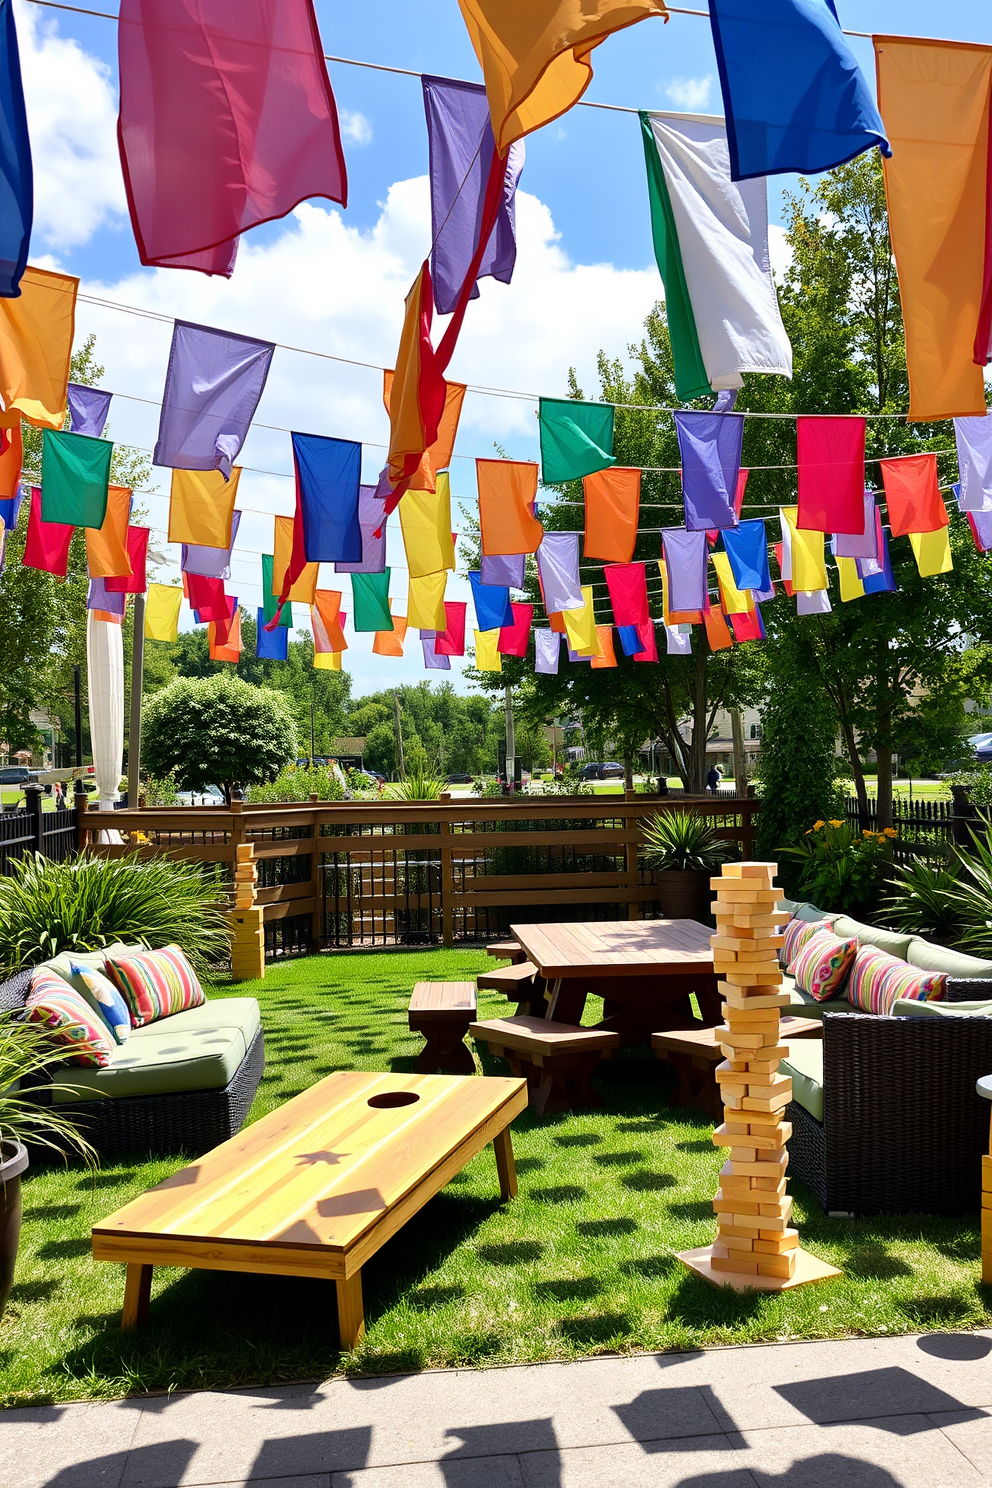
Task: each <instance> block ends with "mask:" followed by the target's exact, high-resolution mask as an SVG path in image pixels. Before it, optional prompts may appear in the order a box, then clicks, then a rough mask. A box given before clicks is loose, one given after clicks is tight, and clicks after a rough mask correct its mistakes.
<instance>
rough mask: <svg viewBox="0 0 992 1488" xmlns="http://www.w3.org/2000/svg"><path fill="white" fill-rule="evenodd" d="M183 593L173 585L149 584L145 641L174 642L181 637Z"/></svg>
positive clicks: (146, 601)
mask: <svg viewBox="0 0 992 1488" xmlns="http://www.w3.org/2000/svg"><path fill="white" fill-rule="evenodd" d="M182 602H183V591H182V590H181V589H178V588H176V587H175V586H174V585H172V584H149V585H148V597H147V599H146V600H145V640H146V641H174V640H175V639H176V637H177V636H178V635H179V606H180V605H181V604H182Z"/></svg>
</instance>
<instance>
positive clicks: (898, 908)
mask: <svg viewBox="0 0 992 1488" xmlns="http://www.w3.org/2000/svg"><path fill="white" fill-rule="evenodd" d="M958 878H959V874H958V872H957V871H955V869H954V868H953V867H952V866H950V865H949V864H948V863H928V862H927V860H926V859H925V858H917V859H916V860H915V861H914V862H912V863H896V864H894V865H893V868H892V877H891V884H892V887H891V889H890V892H889V894H888V897H887V898H886V900H885V903H884V905H883V910H884V914H885V920H886V923H887V924H889V925H891V926H892V928H893V929H894V930H902V931H903V932H904V933H908V934H910V935H928V936H931V937H932V938H933V939H934V940H937V941H940V942H942V943H943V944H945V945H946V944H949V943H951V942H953V941H955V940H957V938H958V936H959V935H960V933H961V928H962V910H961V906H960V905H959V904H958V902H957V888H958Z"/></svg>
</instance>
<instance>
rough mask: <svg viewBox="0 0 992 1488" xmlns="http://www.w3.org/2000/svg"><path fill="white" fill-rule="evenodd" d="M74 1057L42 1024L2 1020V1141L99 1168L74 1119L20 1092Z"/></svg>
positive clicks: (0, 1054)
mask: <svg viewBox="0 0 992 1488" xmlns="http://www.w3.org/2000/svg"><path fill="white" fill-rule="evenodd" d="M71 1053H72V1051H71V1049H69V1048H66V1047H64V1046H63V1047H62V1048H55V1047H53V1045H52V1036H51V1033H50V1032H49V1030H48V1029H47V1028H45V1027H43V1026H42V1025H41V1024H40V1023H24V1022H22V1021H21V1020H20V1019H15V1018H14V1016H13V1014H7V1015H6V1016H4V1017H0V1141H2V1142H30V1143H31V1144H32V1145H33V1146H38V1147H51V1148H54V1149H56V1150H57V1151H64V1150H65V1149H66V1148H74V1149H75V1150H76V1151H77V1152H78V1153H79V1154H80V1156H81V1157H83V1158H84V1159H85V1160H86V1162H87V1164H88V1165H90V1166H95V1165H96V1153H95V1152H94V1151H93V1148H92V1147H91V1146H90V1144H89V1142H87V1141H86V1139H85V1137H83V1136H82V1135H81V1134H80V1132H79V1129H78V1127H77V1126H76V1123H75V1122H74V1121H73V1120H72V1119H71V1118H70V1117H68V1116H66V1115H65V1114H64V1113H63V1112H61V1111H60V1110H59V1108H58V1106H43V1105H39V1104H36V1103H35V1102H34V1101H26V1100H23V1099H22V1098H21V1097H20V1096H19V1095H18V1094H17V1085H18V1082H19V1081H21V1080H36V1079H37V1077H38V1076H39V1075H41V1074H45V1073H47V1072H48V1071H49V1070H52V1069H54V1068H55V1066H57V1065H64V1064H65V1061H66V1060H67V1059H68V1058H69V1057H70V1055H71ZM68 1078H69V1079H70V1080H71V1079H72V1076H71V1074H70V1075H69V1077H68ZM2 1305H3V1304H2V1302H0V1309H2Z"/></svg>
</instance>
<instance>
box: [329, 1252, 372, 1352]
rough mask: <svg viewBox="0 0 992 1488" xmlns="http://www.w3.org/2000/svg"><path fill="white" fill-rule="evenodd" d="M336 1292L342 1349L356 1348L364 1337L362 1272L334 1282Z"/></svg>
mask: <svg viewBox="0 0 992 1488" xmlns="http://www.w3.org/2000/svg"><path fill="white" fill-rule="evenodd" d="M334 1285H335V1287H336V1288H337V1294H338V1333H339V1335H340V1338H341V1347H342V1348H343V1349H353V1348H357V1347H358V1345H359V1344H360V1343H361V1341H362V1339H363V1338H364V1337H365V1308H364V1305H363V1303H362V1273H361V1271H357V1272H356V1273H355V1275H354V1276H349V1277H348V1279H347V1281H336V1282H335V1283H334Z"/></svg>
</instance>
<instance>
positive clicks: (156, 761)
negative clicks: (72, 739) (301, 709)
mask: <svg viewBox="0 0 992 1488" xmlns="http://www.w3.org/2000/svg"><path fill="white" fill-rule="evenodd" d="M142 755H143V758H144V763H145V765H146V768H147V769H148V770H149V771H150V773H151V774H152V775H153V776H159V777H165V776H167V775H172V776H173V777H174V779H175V781H176V783H177V785H178V786H179V787H180V789H183V790H200V789H202V788H203V787H204V786H207V785H218V786H220V787H221V789H222V790H223V791H224V794H225V796H226V797H227V798H228V800H230V795H231V790H232V788H233V787H234V786H246V785H261V784H263V783H264V782H265V781H267V780H272V779H273V778H274V777H275V776H276V775H278V773H279V771H280V770H281V769H282V768H283V766H284V765H288V764H289V762H290V760H292V759H294V758H295V757H296V723H295V720H294V718H293V712H292V709H291V708H290V706H289V703H288V701H287V699H286V698H285V697H284V696H283V695H281V694H280V693H277V692H272V691H271V690H270V689H269V688H266V687H253V686H251V685H250V684H249V683H247V682H243V681H242V680H241V678H240V677H235V676H231V675H228V676H216V677H180V678H178V679H177V680H176V681H175V682H172V683H170V684H169V686H168V687H164V688H163V689H162V691H161V692H158V693H156V694H155V696H154V697H152V698H149V700H148V701H147V702H146V703H145V705H144V723H143V732H142Z"/></svg>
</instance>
